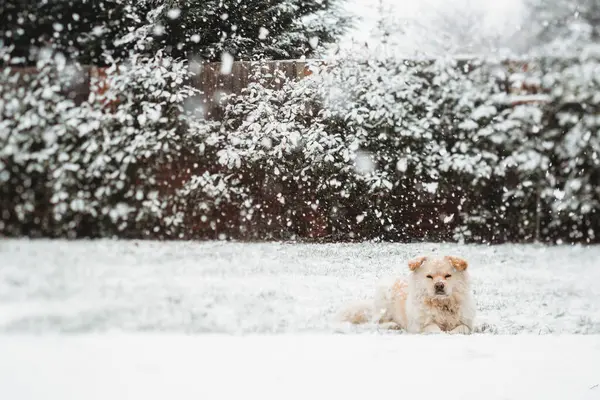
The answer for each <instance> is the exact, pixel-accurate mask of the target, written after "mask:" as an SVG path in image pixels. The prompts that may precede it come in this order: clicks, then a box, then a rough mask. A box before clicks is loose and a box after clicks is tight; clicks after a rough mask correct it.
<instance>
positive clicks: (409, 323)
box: [342, 256, 475, 334]
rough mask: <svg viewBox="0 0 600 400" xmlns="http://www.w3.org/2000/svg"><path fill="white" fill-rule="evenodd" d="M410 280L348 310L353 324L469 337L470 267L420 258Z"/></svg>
mask: <svg viewBox="0 0 600 400" xmlns="http://www.w3.org/2000/svg"><path fill="white" fill-rule="evenodd" d="M408 267H409V269H410V271H411V272H410V275H409V277H408V279H397V280H396V281H395V282H394V283H393V284H392V285H391V286H386V287H383V288H380V289H379V290H378V291H377V293H376V296H375V301H374V302H373V303H372V304H369V305H364V304H363V305H360V306H355V307H352V308H350V309H348V310H346V311H345V312H344V314H343V316H342V318H343V320H345V321H347V322H351V323H353V324H362V323H368V322H373V323H379V324H383V325H385V326H387V327H389V328H396V329H398V328H400V329H404V330H406V331H407V332H409V333H441V332H448V333H456V334H470V333H471V332H472V331H473V321H474V319H475V303H474V301H473V297H472V293H471V287H470V283H469V275H468V273H467V267H468V263H467V261H465V260H464V259H462V258H459V257H452V256H445V257H429V256H426V257H418V258H416V259H414V260H411V261H409V262H408Z"/></svg>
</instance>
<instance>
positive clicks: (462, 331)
mask: <svg viewBox="0 0 600 400" xmlns="http://www.w3.org/2000/svg"><path fill="white" fill-rule="evenodd" d="M450 333H452V334H454V335H470V334H471V329H470V328H469V327H468V326H466V325H459V326H457V327H456V328H454V329H452V330H451V331H450Z"/></svg>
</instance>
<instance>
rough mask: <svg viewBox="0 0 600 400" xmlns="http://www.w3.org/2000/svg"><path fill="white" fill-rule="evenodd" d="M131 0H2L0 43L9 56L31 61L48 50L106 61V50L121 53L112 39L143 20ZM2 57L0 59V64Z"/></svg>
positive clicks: (85, 61)
mask: <svg viewBox="0 0 600 400" xmlns="http://www.w3.org/2000/svg"><path fill="white" fill-rule="evenodd" d="M140 14H141V10H137V5H136V2H135V1H132V0H105V1H94V0H59V1H46V0H6V1H3V2H2V3H1V4H0V45H1V43H2V42H4V46H11V47H14V50H13V52H12V57H11V61H12V62H13V63H15V64H21V65H23V64H24V65H30V66H34V65H35V64H36V61H37V59H38V53H39V52H40V51H48V49H51V50H52V51H54V52H55V53H62V54H63V56H64V57H65V58H66V59H67V60H69V61H77V62H79V63H81V64H92V65H104V63H105V61H104V58H103V57H104V54H105V53H109V54H111V55H113V56H114V57H118V56H124V54H123V53H120V52H119V49H117V48H116V47H115V40H116V39H117V38H120V37H122V36H123V35H125V34H127V33H128V32H129V30H130V29H133V28H135V27H136V26H137V24H138V23H141V22H142V21H141V19H140V17H139V15H140ZM1 63H2V60H0V64H1Z"/></svg>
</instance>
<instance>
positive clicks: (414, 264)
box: [408, 257, 427, 271]
mask: <svg viewBox="0 0 600 400" xmlns="http://www.w3.org/2000/svg"><path fill="white" fill-rule="evenodd" d="M426 259H427V257H417V258H415V259H412V260H410V261H409V262H408V268H410V270H411V271H416V270H417V268H419V267H420V266H421V265H422V264H423V263H424V262H425V260H426Z"/></svg>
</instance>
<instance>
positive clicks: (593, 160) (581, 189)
mask: <svg viewBox="0 0 600 400" xmlns="http://www.w3.org/2000/svg"><path fill="white" fill-rule="evenodd" d="M551 61H553V62H552V63H551V64H550V66H549V68H548V72H547V73H546V75H545V77H544V81H543V84H544V87H545V89H546V90H547V91H548V92H549V93H550V95H551V103H550V107H549V108H548V109H547V110H546V121H547V123H546V127H545V128H546V131H547V133H546V135H547V137H548V140H549V143H548V147H550V146H551V148H552V153H553V165H552V170H553V171H554V175H555V176H556V182H555V185H554V187H553V189H554V190H553V193H552V196H553V199H554V201H553V202H552V203H551V211H552V214H551V215H552V218H551V219H550V221H549V226H548V231H549V233H548V236H549V237H550V238H551V239H553V240H561V241H573V242H581V241H584V242H589V241H596V240H598V235H599V234H600V232H599V231H598V226H599V225H600V190H599V187H598V182H599V180H600V55H591V56H589V57H583V58H581V59H577V60H574V59H568V60H561V59H551Z"/></svg>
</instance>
